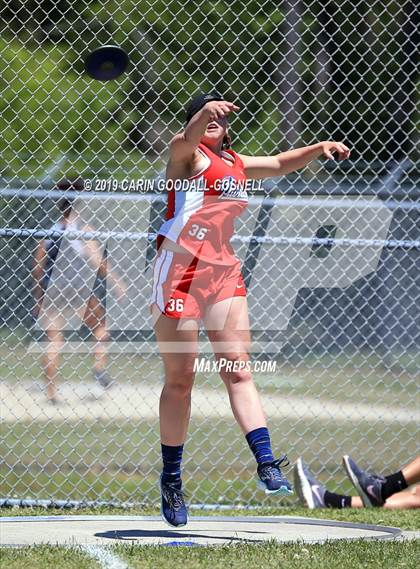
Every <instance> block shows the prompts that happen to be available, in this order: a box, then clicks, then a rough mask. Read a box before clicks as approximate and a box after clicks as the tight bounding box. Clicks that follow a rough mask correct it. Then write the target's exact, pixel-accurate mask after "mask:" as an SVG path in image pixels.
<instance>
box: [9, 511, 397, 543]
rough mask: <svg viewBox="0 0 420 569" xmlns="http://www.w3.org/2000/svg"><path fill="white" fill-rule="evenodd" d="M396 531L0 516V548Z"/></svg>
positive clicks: (300, 523)
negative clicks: (182, 525) (184, 525)
mask: <svg viewBox="0 0 420 569" xmlns="http://www.w3.org/2000/svg"><path fill="white" fill-rule="evenodd" d="M400 535H401V530H399V529H398V528H391V527H382V526H373V525H367V524H353V523H349V522H340V521H333V520H318V519H314V518H295V517H289V516H272V517H258V516H249V517H248V516H244V517H228V516H221V517H218V516H208V517H199V516H190V520H189V523H188V526H186V527H184V528H181V529H176V528H170V527H168V526H166V525H165V524H164V523H163V522H162V520H161V518H159V517H154V516H86V515H85V516H83V515H82V516H18V517H6V518H0V542H1V545H2V546H9V547H17V546H25V545H34V544H51V545H111V544H113V543H129V544H133V543H134V544H137V545H152V544H153V545H157V544H160V545H168V546H171V545H174V546H176V545H189V546H194V545H198V546H199V545H217V544H220V545H221V544H228V543H230V544H233V543H240V542H251V543H261V542H264V541H267V540H272V539H274V540H276V541H278V542H280V543H285V542H291V541H292V542H293V541H299V542H301V543H323V542H325V541H326V540H337V539H346V540H351V539H389V538H395V537H398V536H400Z"/></svg>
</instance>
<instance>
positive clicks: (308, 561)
mask: <svg viewBox="0 0 420 569" xmlns="http://www.w3.org/2000/svg"><path fill="white" fill-rule="evenodd" d="M81 513H82V514H123V515H129V514H130V513H131V514H133V515H156V514H157V510H155V509H153V508H141V509H133V510H129V511H126V510H120V509H115V508H113V509H111V508H96V509H83V510H70V511H64V510H61V511H51V510H45V509H40V508H28V509H22V508H20V509H16V510H15V509H12V510H2V511H0V516H10V515H13V516H23V515H51V514H54V515H73V514H81ZM193 515H219V513H218V512H207V511H206V512H201V511H194V512H193ZM223 515H241V516H243V515H256V512H255V511H253V512H250V511H240V512H238V511H229V512H225V511H224V512H223ZM258 515H265V516H269V515H288V516H308V517H313V518H322V519H335V520H340V521H349V522H355V523H356V522H358V523H369V524H374V525H386V526H394V527H400V528H402V529H406V530H419V529H420V517H419V515H418V513H417V512H416V511H413V510H407V511H395V510H394V511H388V510H382V509H381V510H378V509H365V510H315V511H310V510H306V509H302V508H274V509H273V508H264V509H261V510H259V511H258ZM110 549H111V551H112V552H113V553H114V554H115V555H117V556H118V557H119V558H120V559H122V560H124V561H125V562H126V563H127V565H128V567H129V568H130V569H136V568H139V569H140V568H141V569H144V568H153V569H155V568H160V567H165V566H169V567H171V569H177V568H182V569H190V568H191V569H193V568H196V567H200V568H201V567H202V568H210V569H218V568H220V569H222V568H223V569H225V568H230V569H236V568H237V569H248V568H254V567H255V568H257V567H258V568H259V567H264V568H268V569H271V568H273V569H274V568H279V567H281V568H282V569H283V568H290V569H295V568H296V569H306V568H307V569H314V568H323V569H324V568H325V569H336V568H337V569H359V568H360V569H362V568H366V567H368V568H372V569H399V568H401V569H411V568H413V569H414V567H417V566H418V563H419V555H420V542H419V541H418V540H417V541H413V542H408V541H404V542H394V541H362V540H357V541H353V542H339V543H338V542H328V543H326V544H313V545H307V544H304V545H303V544H277V543H275V542H268V543H266V544H262V545H251V544H239V545H231V546H209V547H196V548H188V547H180V548H176V549H175V548H168V547H160V546H139V545H133V544H130V545H126V544H124V545H114V546H112V547H111V548H110ZM0 555H1V557H0V559H1V566H2V567H7V569H27V568H28V567H31V569H41V568H42V569H50V568H51V569H56V567H60V569H73V568H75V569H76V568H77V569H84V568H89V569H93V568H98V567H99V565H98V564H97V563H96V561H94V560H93V559H89V558H88V557H87V555H86V554H84V553H83V552H81V551H80V550H77V549H65V548H62V547H51V546H45V545H43V546H33V547H25V548H21V549H2V550H0Z"/></svg>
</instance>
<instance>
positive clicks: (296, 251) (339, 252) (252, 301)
mask: <svg viewBox="0 0 420 569" xmlns="http://www.w3.org/2000/svg"><path fill="white" fill-rule="evenodd" d="M313 201H314V203H313V205H312V204H311V203H308V199H307V198H299V197H298V198H296V200H291V199H290V198H281V199H279V200H278V204H275V206H274V207H273V209H272V211H271V219H270V223H269V224H268V227H267V232H266V238H265V239H264V240H263V241H262V243H261V247H260V248H259V255H258V259H257V262H256V265H255V268H254V270H253V273H252V275H251V282H250V283H249V286H248V291H249V307H250V317H251V328H252V329H253V330H277V331H280V330H285V329H286V328H287V326H288V323H289V320H290V316H291V314H292V311H293V307H294V304H295V301H296V297H297V295H298V292H299V290H300V289H302V288H307V287H309V288H333V287H339V288H346V287H348V286H350V285H351V284H352V283H354V282H355V281H357V280H358V279H360V278H361V277H364V276H366V275H368V274H369V273H371V272H373V271H375V270H376V267H377V265H378V262H379V258H380V255H381V251H382V249H383V244H382V240H384V239H385V238H386V235H387V233H388V229H389V225H390V223H391V219H392V212H391V211H390V210H389V209H388V208H387V207H386V205H384V204H383V203H382V202H381V201H380V200H378V199H377V198H375V197H367V198H366V197H364V198H363V199H360V198H354V199H352V198H342V199H341V198H340V199H336V198H330V197H325V198H316V199H314V200H313ZM293 202H295V203H293ZM326 227H328V228H330V230H331V233H330V236H333V238H334V241H331V243H329V244H327V245H315V244H314V241H313V239H314V238H315V237H317V236H318V237H319V236H320V234H321V235H322V231H320V229H322V228H326ZM285 238H286V239H285ZM335 240H337V242H335ZM357 240H364V241H366V240H369V241H372V240H375V241H377V242H375V243H370V244H368V245H367V244H366V243H357ZM340 241H342V242H341V243H340ZM346 241H350V243H348V242H347V243H346ZM352 241H355V243H352ZM321 252H322V254H319V253H321Z"/></svg>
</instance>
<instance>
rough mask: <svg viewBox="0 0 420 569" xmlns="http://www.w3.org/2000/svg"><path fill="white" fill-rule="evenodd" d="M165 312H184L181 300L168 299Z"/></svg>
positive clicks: (182, 300)
mask: <svg viewBox="0 0 420 569" xmlns="http://www.w3.org/2000/svg"><path fill="white" fill-rule="evenodd" d="M166 310H167V312H182V311H183V310H184V299H183V298H170V299H169V300H168V304H167V305H166Z"/></svg>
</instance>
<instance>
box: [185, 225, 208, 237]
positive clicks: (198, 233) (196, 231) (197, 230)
mask: <svg viewBox="0 0 420 569" xmlns="http://www.w3.org/2000/svg"><path fill="white" fill-rule="evenodd" d="M207 231H208V227H200V225H197V224H196V223H193V224H192V225H191V229H190V230H189V231H188V235H191V237H195V238H196V239H198V240H199V241H203V239H204V238H205V236H206V233H207Z"/></svg>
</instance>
